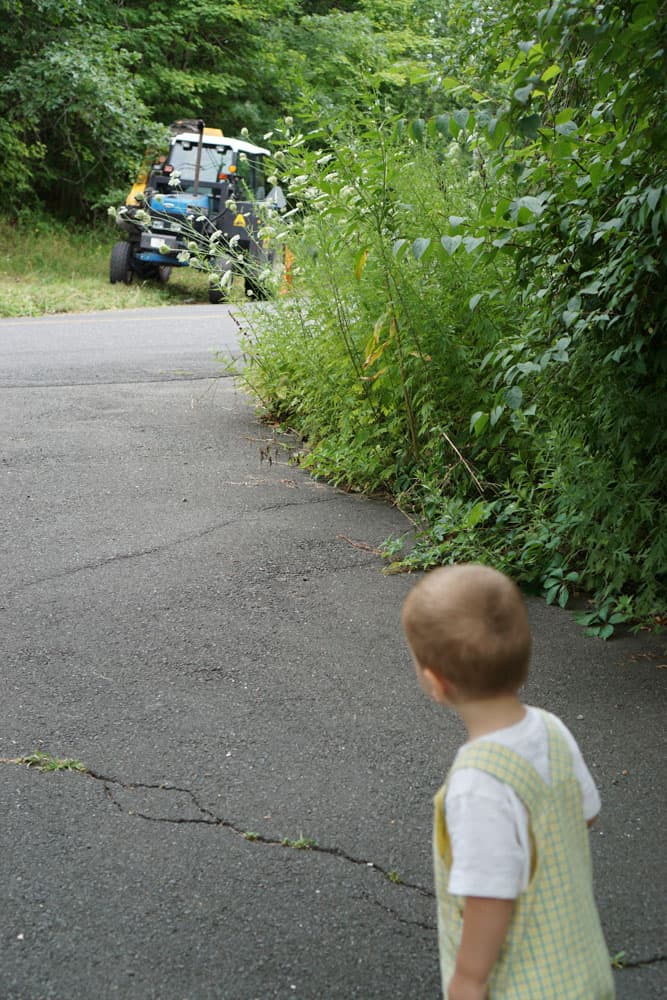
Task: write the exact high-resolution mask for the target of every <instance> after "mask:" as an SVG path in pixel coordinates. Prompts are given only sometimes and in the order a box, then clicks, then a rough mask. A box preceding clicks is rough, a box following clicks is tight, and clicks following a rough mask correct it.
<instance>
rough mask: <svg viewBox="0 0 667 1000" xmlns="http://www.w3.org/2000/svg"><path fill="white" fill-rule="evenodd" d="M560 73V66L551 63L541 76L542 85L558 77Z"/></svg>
mask: <svg viewBox="0 0 667 1000" xmlns="http://www.w3.org/2000/svg"><path fill="white" fill-rule="evenodd" d="M560 71H561V69H560V66H559V65H558V64H557V63H552V64H551V66H549V68H548V69H545V71H544V73H543V74H542V76H541V80H542V83H548V82H549V80H553V78H554V77H555V76H558V74H559V73H560Z"/></svg>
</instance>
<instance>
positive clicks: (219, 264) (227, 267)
mask: <svg viewBox="0 0 667 1000" xmlns="http://www.w3.org/2000/svg"><path fill="white" fill-rule="evenodd" d="M232 270H233V269H232V263H231V261H229V260H227V259H226V258H224V257H223V258H219V259H218V260H217V261H216V263H215V271H214V273H213V274H212V275H211V277H210V279H209V280H210V281H211V280H212V282H213V284H209V288H208V301H209V302H210V303H211V305H213V306H217V305H218V303H219V302H226V301H227V298H228V296H229V288H230V286H231V283H232ZM214 275H215V276H214Z"/></svg>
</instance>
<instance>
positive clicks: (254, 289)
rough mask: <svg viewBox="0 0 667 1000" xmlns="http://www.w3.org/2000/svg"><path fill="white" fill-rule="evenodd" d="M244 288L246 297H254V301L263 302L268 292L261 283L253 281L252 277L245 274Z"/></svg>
mask: <svg viewBox="0 0 667 1000" xmlns="http://www.w3.org/2000/svg"><path fill="white" fill-rule="evenodd" d="M245 290H246V295H247V296H248V298H249V299H254V300H255V302H263V301H264V299H268V297H269V293H268V292H267V290H266V288H264V286H263V285H260V284H259V282H257V281H253V279H252V278H249V277H248V276H247V275H246V277H245Z"/></svg>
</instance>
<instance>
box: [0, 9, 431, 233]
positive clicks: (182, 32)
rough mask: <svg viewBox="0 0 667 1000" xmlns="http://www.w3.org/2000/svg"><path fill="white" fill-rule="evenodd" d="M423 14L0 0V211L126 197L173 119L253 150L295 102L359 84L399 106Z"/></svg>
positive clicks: (332, 96) (423, 43) (424, 43)
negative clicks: (0, 197)
mask: <svg viewBox="0 0 667 1000" xmlns="http://www.w3.org/2000/svg"><path fill="white" fill-rule="evenodd" d="M431 7H433V3H432V0H400V2H398V3H392V4H387V3H385V2H384V0H359V2H355V3H335V2H333V0H331V2H325V0H322V2H309V0H264V2H263V3H261V4H257V3H254V2H253V0H235V2H234V3H229V2H226V0H172V2H170V3H169V4H156V3H150V2H148V0H86V2H85V3H83V2H81V0H31V2H27V0H0V17H1V18H2V32H1V33H0V64H1V65H2V67H3V76H2V80H1V81H0V166H1V169H2V174H3V177H4V180H5V192H6V194H5V202H4V204H5V206H8V207H9V208H10V209H14V210H16V209H17V208H18V206H19V205H21V206H25V205H35V204H37V203H41V204H42V205H43V206H45V207H46V208H47V210H49V211H57V212H58V213H59V214H61V215H72V216H77V215H78V216H82V215H84V214H85V213H86V212H88V211H89V210H90V208H91V207H99V206H100V204H101V203H102V202H104V201H106V202H107V203H108V201H109V200H114V199H115V198H117V197H118V196H119V195H120V193H121V191H122V192H124V191H125V190H126V186H127V183H128V181H129V180H130V179H133V177H134V175H135V174H136V170H137V167H138V165H139V163H140V162H141V160H142V158H143V156H144V154H145V151H146V149H147V147H151V146H152V147H154V146H155V144H156V143H159V142H160V141H162V140H163V139H164V137H165V135H166V134H167V127H168V125H169V124H170V123H171V122H172V121H175V120H178V119H182V118H183V119H187V118H198V117H202V118H204V120H205V121H206V122H207V124H209V125H214V126H216V127H221V128H222V129H223V130H224V131H225V132H226V133H227V134H228V135H235V134H238V132H239V131H240V129H241V128H242V127H246V128H248V129H249V130H250V132H251V135H252V137H253V138H259V139H261V136H262V134H263V133H264V132H266V131H267V130H268V129H269V128H270V127H271V125H272V124H273V122H274V120H275V118H276V116H277V114H279V113H280V112H286V111H287V110H288V109H289V107H290V106H291V104H292V103H293V102H294V100H295V99H296V98H297V96H298V95H299V94H300V93H301V92H302V91H304V90H309V89H310V90H313V91H314V92H317V93H319V94H320V95H321V97H322V99H323V100H326V101H327V102H328V103H329V104H332V105H335V106H337V107H338V108H341V107H344V106H345V104H346V102H347V101H348V100H353V99H354V96H355V95H356V94H357V93H358V91H359V86H360V82H361V81H362V80H364V81H366V83H368V82H370V81H375V84H376V85H377V87H378V88H379V89H381V90H384V91H386V92H391V91H398V90H401V91H404V92H405V96H406V97H407V96H408V94H409V92H410V90H409V89H408V90H406V89H405V88H404V87H403V84H404V83H405V80H406V79H407V77H408V76H412V77H414V76H415V73H416V69H415V67H416V65H417V64H416V63H415V57H418V56H423V54H424V53H425V52H426V51H427V50H428V49H429V48H430V46H431V43H430V39H429V38H428V36H427V34H426V31H427V26H428V20H427V16H428V12H429V9H430V8H431ZM422 75H423V74H422ZM422 89H423V88H422ZM419 90H420V88H419V86H418V85H417V84H415V86H414V87H413V88H412V93H413V94H416V93H418V92H419Z"/></svg>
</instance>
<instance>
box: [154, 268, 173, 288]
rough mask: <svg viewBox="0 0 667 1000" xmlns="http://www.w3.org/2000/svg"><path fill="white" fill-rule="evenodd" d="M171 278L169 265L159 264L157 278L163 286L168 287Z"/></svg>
mask: <svg viewBox="0 0 667 1000" xmlns="http://www.w3.org/2000/svg"><path fill="white" fill-rule="evenodd" d="M170 276H171V268H170V267H169V265H168V264H158V266H157V273H156V275H155V277H156V278H157V280H158V281H159V282H160V284H161V285H166V284H167V282H168V281H169V278H170Z"/></svg>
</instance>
